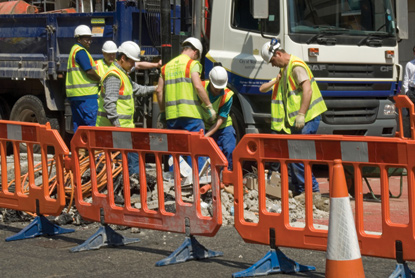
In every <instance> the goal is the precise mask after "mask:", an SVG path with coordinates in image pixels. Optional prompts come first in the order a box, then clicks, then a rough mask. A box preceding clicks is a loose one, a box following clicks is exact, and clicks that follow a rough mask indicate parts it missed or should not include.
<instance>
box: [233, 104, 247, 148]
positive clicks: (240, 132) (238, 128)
mask: <svg viewBox="0 0 415 278" xmlns="http://www.w3.org/2000/svg"><path fill="white" fill-rule="evenodd" d="M229 114H230V116H231V118H232V126H233V128H234V129H235V133H236V143H238V142H239V140H241V138H242V137H243V136H244V134H245V130H244V128H243V126H244V125H243V119H244V117H243V115H242V113H241V112H240V111H239V109H238V108H237V107H234V106H232V107H231V111H230V113H229Z"/></svg>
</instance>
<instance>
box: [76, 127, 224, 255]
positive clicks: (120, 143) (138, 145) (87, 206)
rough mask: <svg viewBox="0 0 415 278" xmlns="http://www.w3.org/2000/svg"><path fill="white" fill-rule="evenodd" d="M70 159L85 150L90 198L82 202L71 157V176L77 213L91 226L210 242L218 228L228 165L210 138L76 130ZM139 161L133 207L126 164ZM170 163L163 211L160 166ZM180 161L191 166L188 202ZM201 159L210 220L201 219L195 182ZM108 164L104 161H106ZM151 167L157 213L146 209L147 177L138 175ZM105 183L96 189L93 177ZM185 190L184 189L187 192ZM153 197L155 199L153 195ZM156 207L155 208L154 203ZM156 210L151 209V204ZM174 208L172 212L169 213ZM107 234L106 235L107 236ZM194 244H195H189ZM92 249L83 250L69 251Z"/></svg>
mask: <svg viewBox="0 0 415 278" xmlns="http://www.w3.org/2000/svg"><path fill="white" fill-rule="evenodd" d="M71 149H72V152H73V153H77V152H80V151H81V150H85V151H86V153H87V154H88V155H89V160H90V176H91V177H90V182H91V187H92V196H91V197H89V196H84V194H83V192H82V190H80V187H79V186H78V184H80V183H81V179H83V174H82V173H81V172H80V163H79V157H78V156H76V155H75V156H73V158H72V159H73V161H72V165H71V168H72V170H73V172H74V182H75V185H76V192H75V194H76V198H75V200H76V207H77V209H78V211H79V213H80V215H81V216H82V217H83V218H84V219H86V220H89V221H95V222H102V223H105V224H116V225H124V226H129V227H138V228H145V229H154V230H160V231H169V232H176V233H186V235H190V236H193V235H203V236H210V237H212V236H214V235H215V234H216V232H217V231H218V230H219V228H220V226H221V224H222V214H221V202H220V180H219V171H220V170H221V168H223V167H226V166H227V161H226V158H225V157H224V155H223V154H222V152H221V151H220V149H219V147H218V146H217V145H216V143H215V142H214V141H213V139H211V138H206V137H204V135H203V133H195V132H193V133H191V132H187V131H174V130H160V129H130V128H117V127H98V128H96V127H80V128H79V129H78V130H77V132H76V134H75V135H74V137H73V139H72V141H71ZM134 155H136V156H138V165H139V173H140V174H139V178H138V179H139V185H140V189H139V198H140V200H139V201H140V206H139V207H137V205H135V203H134V202H132V200H131V198H132V197H131V192H132V190H133V188H130V187H132V184H131V178H130V175H129V169H128V163H129V160H130V159H131V157H132V156H134ZM169 157H170V158H171V157H172V158H173V173H174V175H173V176H172V180H171V182H173V183H174V189H175V198H174V199H175V200H173V201H172V200H169V204H170V205H169V208H167V205H166V200H165V193H166V192H165V189H164V184H163V179H164V178H165V177H164V176H163V166H164V163H163V162H164V160H167V158H169ZM182 157H190V158H191V163H192V164H193V167H192V169H193V172H192V173H191V176H192V185H190V191H191V196H190V201H189V200H184V198H183V197H182V195H183V188H182V183H183V178H184V177H183V171H184V170H185V168H184V166H183V165H184V164H183V159H182ZM200 157H209V158H210V162H211V165H213V166H214V167H211V168H210V175H211V185H212V201H213V203H212V206H211V208H212V216H205V215H202V213H201V200H200V184H199V179H198V172H199V171H198V169H199V168H200V165H198V163H197V161H198V160H199V159H200ZM103 158H104V160H105V163H104V165H105V166H104V168H102V169H98V168H97V163H98V160H101V159H103ZM107 158H108V159H107ZM150 162H151V164H153V165H155V168H153V169H155V172H156V176H157V177H156V184H155V186H154V191H155V192H156V194H157V201H156V203H157V205H156V208H150V204H149V200H148V199H149V197H150V196H149V195H148V192H147V187H148V186H149V180H148V179H149V177H148V175H144V174H142V173H146V172H148V171H149V168H148V166H149V164H150ZM116 163H121V164H122V166H123V167H122V173H120V175H121V177H122V179H123V188H122V190H123V196H124V202H122V203H121V204H119V203H117V202H116V197H117V196H116V194H115V192H116V191H117V188H116V187H117V185H116V180H115V179H113V176H114V173H112V169H113V167H114V164H116ZM103 171H104V172H105V173H104V175H106V176H107V177H108V179H107V180H108V182H107V184H106V187H103V188H100V187H99V186H98V184H97V175H101V173H102V172H103ZM187 190H188V189H187ZM152 195H153V196H154V194H153V193H152ZM153 203H154V202H153ZM153 205H154V204H153ZM171 206H173V207H174V209H173V210H172V209H170V207H171ZM106 232H107V231H106ZM192 240H193V239H192ZM86 249H90V248H88V247H85V248H84V247H81V248H79V249H74V250H73V251H82V250H86Z"/></svg>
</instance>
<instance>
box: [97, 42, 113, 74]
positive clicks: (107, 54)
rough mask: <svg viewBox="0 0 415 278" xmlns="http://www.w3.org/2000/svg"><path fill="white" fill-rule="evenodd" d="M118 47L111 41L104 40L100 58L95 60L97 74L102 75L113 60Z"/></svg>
mask: <svg viewBox="0 0 415 278" xmlns="http://www.w3.org/2000/svg"><path fill="white" fill-rule="evenodd" d="M117 51H118V47H117V45H116V44H115V42H113V41H106V42H105V43H104V44H103V45H102V55H104V57H103V58H102V59H99V60H96V61H95V64H96V65H97V71H98V74H99V76H101V77H102V76H104V74H105V73H106V72H107V70H108V68H109V67H110V66H111V64H112V63H113V62H114V61H115V56H116V55H117Z"/></svg>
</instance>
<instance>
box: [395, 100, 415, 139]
mask: <svg viewBox="0 0 415 278" xmlns="http://www.w3.org/2000/svg"><path fill="white" fill-rule="evenodd" d="M393 100H394V101H395V107H396V109H397V110H398V117H399V121H398V123H399V126H398V128H399V131H398V132H397V134H396V136H397V137H400V138H404V137H405V135H404V129H405V126H404V124H403V123H404V120H403V111H402V109H403V108H405V109H407V112H408V115H409V123H408V124H409V131H410V133H411V134H410V138H411V139H412V140H415V110H414V104H413V103H412V101H411V100H410V99H409V97H407V96H406V95H397V96H394V97H393Z"/></svg>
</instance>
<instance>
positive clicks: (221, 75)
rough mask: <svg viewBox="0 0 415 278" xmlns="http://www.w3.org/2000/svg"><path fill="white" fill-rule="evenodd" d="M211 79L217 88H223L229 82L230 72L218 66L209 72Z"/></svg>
mask: <svg viewBox="0 0 415 278" xmlns="http://www.w3.org/2000/svg"><path fill="white" fill-rule="evenodd" d="M209 80H210V82H212V85H213V87H215V88H216V89H223V88H225V87H226V85H227V84H228V73H227V72H226V70H225V69H224V68H223V67H221V66H216V67H214V68H213V69H212V70H211V71H210V72H209Z"/></svg>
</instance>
